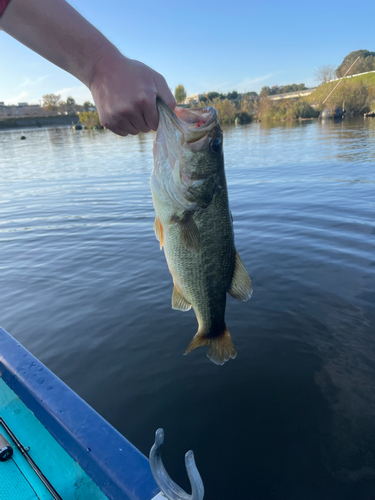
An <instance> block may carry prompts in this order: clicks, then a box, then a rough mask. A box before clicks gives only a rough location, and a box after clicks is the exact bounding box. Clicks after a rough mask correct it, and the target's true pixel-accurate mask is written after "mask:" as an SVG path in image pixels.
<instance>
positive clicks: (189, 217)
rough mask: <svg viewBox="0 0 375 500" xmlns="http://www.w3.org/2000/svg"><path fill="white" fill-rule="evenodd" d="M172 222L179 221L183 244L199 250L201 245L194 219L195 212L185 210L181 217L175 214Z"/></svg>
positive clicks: (188, 247) (196, 250)
mask: <svg viewBox="0 0 375 500" xmlns="http://www.w3.org/2000/svg"><path fill="white" fill-rule="evenodd" d="M172 222H177V224H178V226H179V229H180V238H181V241H182V243H183V245H184V246H185V247H186V248H187V249H188V250H193V251H194V252H199V246H200V238H199V231H198V227H197V225H196V223H195V222H194V219H193V212H185V213H184V215H183V216H182V217H181V218H179V217H177V216H173V217H172Z"/></svg>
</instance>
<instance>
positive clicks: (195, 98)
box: [183, 94, 205, 106]
mask: <svg viewBox="0 0 375 500" xmlns="http://www.w3.org/2000/svg"><path fill="white" fill-rule="evenodd" d="M203 97H205V95H204V94H193V95H189V97H187V98H186V99H185V100H184V102H183V104H192V105H194V106H196V105H197V104H199V103H200V101H201V100H202V98H203Z"/></svg>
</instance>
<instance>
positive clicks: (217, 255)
mask: <svg viewBox="0 0 375 500" xmlns="http://www.w3.org/2000/svg"><path fill="white" fill-rule="evenodd" d="M157 108H158V112H159V126H158V129H157V133H156V138H155V140H154V145H153V155H154V166H153V170H152V174H151V192H152V199H153V204H154V208H155V214H156V217H155V222H154V231H155V235H156V238H157V240H158V241H159V243H160V249H162V248H164V254H165V258H166V261H167V264H168V268H169V271H170V273H171V275H172V278H173V285H174V286H173V292H172V308H173V309H177V310H180V311H188V310H189V309H191V308H193V310H194V312H195V315H196V317H197V321H198V331H197V333H196V334H195V336H194V337H193V339H192V341H191V342H190V344H189V346H188V347H187V349H186V352H185V354H188V353H189V352H190V351H192V350H193V349H195V348H197V347H200V346H208V350H207V356H208V357H209V359H210V360H211V361H213V363H215V364H217V365H223V364H224V363H225V362H226V361H228V360H229V359H230V358H232V359H234V358H235V357H236V355H237V352H236V349H235V347H234V344H233V341H232V339H231V335H230V333H229V330H228V328H227V326H226V324H225V307H226V297H227V293H229V294H230V295H231V296H232V297H234V298H235V299H238V300H241V301H247V300H248V299H249V298H250V297H251V294H252V286H251V280H250V277H249V275H248V273H247V271H246V269H245V266H244V264H243V262H242V261H241V258H240V256H239V255H238V253H237V251H236V247H235V244H234V233H233V218H232V214H231V212H230V210H229V201H228V189H227V182H226V177H225V170H224V153H223V132H222V129H221V127H220V123H219V119H218V116H217V111H216V109H214V108H213V107H211V106H208V107H204V108H194V109H188V108H182V107H176V108H175V110H174V111H172V109H170V108H169V107H168V106H167V105H166V104H165V103H164V102H163V101H162V100H161V99H160V98H157Z"/></svg>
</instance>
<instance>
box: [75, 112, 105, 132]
mask: <svg viewBox="0 0 375 500" xmlns="http://www.w3.org/2000/svg"><path fill="white" fill-rule="evenodd" d="M79 121H80V123H82V125H84V126H85V127H87V128H94V127H98V128H102V125H101V123H100V120H99V115H98V113H97V112H96V111H83V112H82V113H80V114H79Z"/></svg>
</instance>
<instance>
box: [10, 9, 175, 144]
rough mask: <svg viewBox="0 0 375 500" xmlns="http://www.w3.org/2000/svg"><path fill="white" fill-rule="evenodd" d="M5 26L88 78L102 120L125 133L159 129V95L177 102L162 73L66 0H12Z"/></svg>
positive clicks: (43, 53) (54, 60)
mask: <svg viewBox="0 0 375 500" xmlns="http://www.w3.org/2000/svg"><path fill="white" fill-rule="evenodd" d="M0 28H1V29H2V30H4V31H5V32H6V33H8V34H9V35H11V36H12V37H13V38H15V39H17V40H18V41H20V42H21V43H23V44H24V45H26V46H27V47H29V48H30V49H32V50H33V51H35V52H37V53H38V54H40V55H41V56H43V57H44V58H46V59H48V60H49V61H51V62H52V63H54V64H56V65H57V66H59V67H60V68H62V69H64V70H65V71H68V72H69V73H71V74H72V75H73V76H75V77H76V78H78V79H79V80H80V81H81V82H83V83H84V84H85V85H86V86H87V87H88V88H89V89H90V90H91V92H92V95H93V97H94V101H95V104H96V107H97V109H98V112H99V117H100V121H101V123H102V124H103V125H104V126H105V127H107V128H109V129H110V130H112V131H113V132H115V133H117V134H119V135H128V134H133V135H134V134H137V133H138V132H148V131H149V130H150V129H152V130H156V128H157V125H158V120H159V118H158V112H157V108H156V96H157V95H159V96H160V97H161V98H162V99H163V100H164V101H165V102H166V103H167V104H168V105H169V106H170V107H171V108H172V109H173V108H174V106H175V105H176V102H175V100H174V98H173V96H172V94H171V92H170V90H169V88H168V85H167V83H166V81H165V80H164V78H163V76H162V75H160V74H159V73H157V72H156V71H154V70H152V69H151V68H149V67H148V66H146V65H145V64H142V63H141V62H139V61H135V60H133V59H129V58H127V57H125V56H123V55H122V54H121V52H120V51H119V50H118V49H117V48H116V47H115V46H114V45H113V44H112V43H111V42H110V41H109V40H108V39H107V38H105V36H104V35H103V34H102V33H100V31H98V30H97V29H96V28H95V27H94V26H92V25H91V24H90V23H89V22H88V21H87V20H86V19H85V18H84V17H82V16H81V15H80V14H79V13H78V12H77V11H76V10H75V9H74V8H73V7H72V6H71V5H69V4H68V3H67V2H65V1H64V0H11V2H10V4H9V5H8V7H7V8H6V10H5V12H4V14H3V16H2V17H1V18H0Z"/></svg>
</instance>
